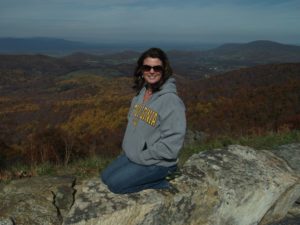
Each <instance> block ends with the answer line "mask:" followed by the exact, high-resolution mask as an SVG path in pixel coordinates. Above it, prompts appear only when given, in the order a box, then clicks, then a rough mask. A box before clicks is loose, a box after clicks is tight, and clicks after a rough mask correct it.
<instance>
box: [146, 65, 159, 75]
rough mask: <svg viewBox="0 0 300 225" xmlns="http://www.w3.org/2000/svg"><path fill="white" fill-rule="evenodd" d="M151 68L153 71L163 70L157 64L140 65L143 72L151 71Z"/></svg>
mask: <svg viewBox="0 0 300 225" xmlns="http://www.w3.org/2000/svg"><path fill="white" fill-rule="evenodd" d="M151 69H153V70H154V72H157V73H158V72H162V71H163V67H162V66H160V65H158V66H149V65H142V70H143V71H144V72H149V71H151Z"/></svg>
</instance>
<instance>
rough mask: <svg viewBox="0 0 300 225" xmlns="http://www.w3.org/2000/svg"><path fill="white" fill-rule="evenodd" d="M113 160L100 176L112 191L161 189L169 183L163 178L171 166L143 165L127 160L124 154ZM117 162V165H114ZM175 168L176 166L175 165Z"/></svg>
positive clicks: (126, 191)
mask: <svg viewBox="0 0 300 225" xmlns="http://www.w3.org/2000/svg"><path fill="white" fill-rule="evenodd" d="M119 160H120V159H117V160H115V161H116V162H115V161H114V162H113V163H112V164H111V165H109V167H110V166H112V168H107V170H106V171H109V173H108V172H106V171H104V173H103V175H102V177H103V178H104V179H103V178H102V179H103V181H104V183H105V184H106V185H107V186H108V188H109V189H110V190H111V191H112V192H114V193H123V194H124V193H132V192H138V191H141V190H144V189H148V188H154V189H162V188H168V187H169V183H168V182H167V181H166V180H165V177H166V176H167V175H168V173H169V171H170V170H172V169H173V168H174V166H173V167H162V166H155V165H151V166H144V165H139V164H136V163H134V162H131V161H130V160H128V158H127V157H126V156H123V157H122V159H121V160H120V161H119ZM117 162H119V164H118V165H115V164H116V163H117ZM175 168H176V167H175Z"/></svg>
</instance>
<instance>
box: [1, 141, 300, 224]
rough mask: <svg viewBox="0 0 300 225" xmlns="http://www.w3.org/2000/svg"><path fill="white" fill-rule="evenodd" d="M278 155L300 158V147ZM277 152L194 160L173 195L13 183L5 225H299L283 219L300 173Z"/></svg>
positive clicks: (221, 152) (236, 152)
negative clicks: (285, 154) (37, 186)
mask: <svg viewBox="0 0 300 225" xmlns="http://www.w3.org/2000/svg"><path fill="white" fill-rule="evenodd" d="M281 149H289V151H294V153H288V154H291V155H293V154H294V155H295V154H296V155H298V156H299V154H300V144H298V145H291V148H289V146H283V147H282V148H281ZM290 149H292V150H290ZM280 151H283V150H278V152H275V153H276V154H274V153H273V152H271V151H264V150H261V151H258V150H254V149H252V148H249V147H244V146H238V145H233V146H229V147H228V148H224V149H215V150H211V151H206V152H202V153H199V154H195V155H193V156H192V157H191V158H190V159H189V160H188V161H187V162H186V163H185V164H184V166H183V168H182V172H183V175H182V176H180V177H178V178H176V179H175V180H173V181H172V186H173V188H172V189H171V190H144V191H142V192H139V193H134V194H126V195H118V194H113V193H111V192H110V191H109V190H108V189H107V187H106V186H105V185H104V184H103V183H102V182H101V181H100V180H99V179H98V178H93V179H89V180H86V181H84V182H83V183H81V184H80V185H79V184H78V185H75V186H74V187H73V183H74V179H71V178H67V180H65V181H63V179H66V178H60V179H61V181H62V184H56V185H50V186H49V185H48V186H47V185H46V183H51V179H59V178H51V179H50V178H44V179H45V180H44V181H42V183H45V186H40V188H36V189H35V190H33V189H34V188H35V186H36V185H35V183H34V181H33V180H34V179H42V178H34V179H24V180H20V181H15V182H12V183H11V184H9V185H6V186H5V187H4V188H3V190H0V202H1V205H0V225H4V224H14V225H19V224H24V225H25V224H64V225H92V224H93V225H96V224H99V225H108V224H109V225H115V224H118V225H123V224H124V225H168V224H172V225H173V224H174V225H175V224H176V225H177V224H178V225H179V224H180V225H182V224H184V225H198V224H199V225H200V224H201V225H267V224H272V225H275V224H278V225H279V224H285V225H292V224H293V225H294V224H297V223H294V222H295V221H298V219H299V218H300V215H299V214H297V211H296V212H295V217H289V218H288V219H287V220H285V222H282V219H283V218H285V216H286V215H287V214H288V213H290V212H291V209H293V206H294V205H295V202H296V201H297V199H299V197H300V177H299V171H297V170H296V169H295V168H294V167H293V166H292V164H291V162H287V161H288V159H287V157H286V158H285V157H283V156H280V154H281V153H280ZM278 156H280V157H278ZM292 158H294V157H292ZM286 160H287V161H286ZM296 165H298V164H297V163H296ZM292 168H293V169H292ZM22 182H23V183H22ZM25 182H31V184H32V185H29V187H30V188H27V187H26V188H25ZM54 183H55V182H54ZM74 188H75V189H76V194H75V195H74ZM34 193H35V194H34ZM25 196H27V197H26V198H25ZM73 197H74V199H73ZM14 199H16V200H14ZM2 202H3V203H4V204H3V203H2ZM43 202H44V203H43ZM45 202H46V203H47V204H46V203H45ZM71 205H72V207H71ZM30 212H31V213H30ZM43 214H44V216H43ZM21 215H26V216H27V220H26V219H25V218H24V219H21V218H23V217H26V216H23V217H22V216H21ZM297 216H299V217H297ZM41 221H43V222H41ZM288 221H292V222H293V223H288ZM299 224H300V222H299Z"/></svg>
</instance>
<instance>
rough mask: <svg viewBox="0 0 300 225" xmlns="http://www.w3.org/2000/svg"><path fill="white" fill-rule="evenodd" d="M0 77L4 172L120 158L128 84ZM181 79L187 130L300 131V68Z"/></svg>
mask: <svg viewBox="0 0 300 225" xmlns="http://www.w3.org/2000/svg"><path fill="white" fill-rule="evenodd" d="M2 72H3V71H2ZM0 74H1V76H2V77H1V79H2V81H3V83H2V84H1V85H2V89H1V90H3V91H2V92H1V96H0V105H1V108H0V121H1V123H0V156H1V160H0V167H1V166H2V168H3V167H4V166H9V162H10V160H11V162H12V161H14V162H15V161H16V160H17V161H21V162H25V163H28V164H31V165H32V164H38V163H42V162H52V163H56V164H68V163H69V162H70V161H72V160H74V159H77V158H83V157H86V156H92V155H103V156H115V155H117V154H119V152H120V151H121V141H122V137H123V134H124V130H125V126H126V123H127V113H128V108H129V105H130V100H131V98H132V97H133V96H134V94H135V93H134V92H133V90H132V89H131V85H132V78H131V77H130V76H120V77H108V76H105V74H103V75H101V74H99V71H97V73H96V74H95V73H93V72H91V71H76V72H72V73H67V74H63V75H60V76H50V77H49V76H48V77H47V78H45V77H43V76H39V75H34V76H31V75H28V74H22V73H21V72H20V71H13V70H9V71H8V70H5V73H1V71H0ZM14 75H15V78H14ZM3 76H10V77H9V78H4V77H3ZM176 78H177V82H178V90H179V95H180V96H181V97H182V99H183V100H184V102H185V105H186V109H187V120H188V128H189V129H193V130H199V131H203V132H206V133H207V134H208V135H210V136H218V135H224V134H228V135H236V136H239V135H246V134H260V133H264V132H267V131H278V130H280V129H299V128H300V64H299V63H294V64H277V65H264V66H257V67H253V68H247V69H240V70H236V71H231V72H227V73H225V74H222V75H217V76H213V77H210V78H205V79H198V80H195V79H194V80H189V79H185V78H184V77H183V76H176ZM22 81H23V82H22Z"/></svg>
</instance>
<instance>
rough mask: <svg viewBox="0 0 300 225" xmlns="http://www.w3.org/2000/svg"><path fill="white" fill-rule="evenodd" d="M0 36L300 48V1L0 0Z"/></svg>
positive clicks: (97, 41)
mask: <svg viewBox="0 0 300 225" xmlns="http://www.w3.org/2000/svg"><path fill="white" fill-rule="evenodd" d="M0 37H58V38H64V39H68V40H76V41H85V42H87V41H88V42H95V43H101V42H102V43H103V42H118V43H121V42H147V41H156V42H160V41H165V42H168V41H170V42H181V43H185V42H204V43H224V42H249V41H254V40H272V41H278V42H282V43H294V44H300V0H173V1H171V0H148V1H147V0H0Z"/></svg>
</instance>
